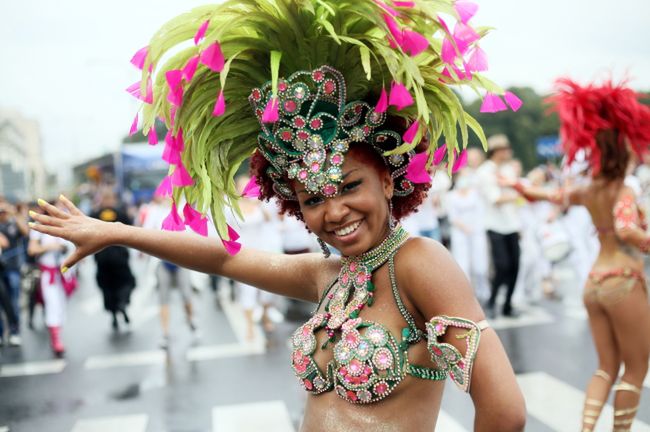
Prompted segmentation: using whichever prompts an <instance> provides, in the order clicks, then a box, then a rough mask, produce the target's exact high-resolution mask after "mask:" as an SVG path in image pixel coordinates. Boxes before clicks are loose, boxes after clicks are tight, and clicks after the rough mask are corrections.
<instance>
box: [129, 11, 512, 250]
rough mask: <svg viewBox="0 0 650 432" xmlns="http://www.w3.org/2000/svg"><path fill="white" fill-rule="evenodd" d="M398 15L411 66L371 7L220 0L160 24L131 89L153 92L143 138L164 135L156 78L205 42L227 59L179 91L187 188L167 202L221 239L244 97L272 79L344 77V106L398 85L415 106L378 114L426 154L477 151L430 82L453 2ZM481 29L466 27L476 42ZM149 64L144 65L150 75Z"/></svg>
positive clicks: (252, 130)
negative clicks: (158, 130) (416, 37)
mask: <svg viewBox="0 0 650 432" xmlns="http://www.w3.org/2000/svg"><path fill="white" fill-rule="evenodd" d="M399 12H400V16H399V17H398V20H399V22H400V23H401V24H402V25H404V26H408V27H409V28H411V29H412V30H414V31H417V32H418V33H420V34H422V35H425V36H426V37H427V39H428V40H429V43H430V45H429V48H428V49H427V50H426V51H425V52H423V53H422V54H420V55H418V56H417V57H415V58H413V57H410V56H409V55H408V54H406V53H404V52H402V50H401V49H399V48H397V49H395V48H391V47H390V46H389V44H388V39H387V35H388V34H389V33H388V27H387V26H386V23H385V21H384V18H383V14H384V10H383V9H382V8H381V7H380V6H379V5H378V3H376V2H375V1H374V0H227V1H225V2H223V3H221V4H217V5H209V6H203V7H199V8H196V9H194V10H192V11H189V12H187V13H185V14H182V15H180V16H178V17H176V18H173V19H172V20H170V21H169V22H167V23H166V24H164V25H163V26H162V27H161V28H160V29H159V30H158V31H157V32H156V33H155V34H154V36H153V37H152V39H151V41H150V45H149V55H148V57H147V59H146V62H145V67H144V68H143V73H142V84H141V91H143V92H144V91H145V89H146V82H147V80H148V79H149V78H151V79H152V80H153V88H154V101H153V104H151V105H147V104H145V106H144V108H143V110H142V115H143V130H144V132H145V133H146V132H147V131H148V130H149V128H150V127H152V126H153V124H154V122H155V119H156V118H157V117H161V118H163V119H164V120H165V122H166V124H167V126H168V127H169V128H172V119H171V117H170V109H171V108H172V107H171V106H170V104H169V102H168V101H167V94H168V91H169V89H168V88H167V83H166V80H165V72H167V71H169V70H172V69H180V68H182V67H183V66H184V65H185V64H186V63H187V61H188V59H190V58H191V57H193V56H195V55H197V54H198V53H200V52H201V51H202V50H203V49H205V48H207V47H208V46H209V45H211V44H212V43H214V42H215V41H218V42H219V44H220V45H221V48H222V52H223V54H224V56H225V58H226V60H227V61H226V64H225V66H224V69H223V71H222V72H221V73H220V74H218V73H214V72H213V71H211V70H209V69H208V68H207V67H205V66H204V65H202V64H199V66H198V68H197V71H196V73H195V75H194V78H193V79H192V81H191V82H189V83H185V84H184V88H183V89H184V95H183V105H182V106H181V107H179V108H178V110H177V113H176V118H175V122H174V125H173V130H174V131H178V129H179V128H182V130H183V136H184V140H185V145H186V149H185V151H184V152H183V163H184V164H185V166H186V168H187V170H188V171H189V173H190V174H191V175H192V176H193V177H194V178H195V180H196V184H195V185H194V186H192V187H186V188H182V189H181V190H176V191H175V192H174V197H176V198H180V197H181V195H183V196H184V197H185V198H186V199H187V200H188V202H191V203H193V204H195V205H196V207H197V208H198V209H199V210H200V211H201V212H208V211H209V212H210V213H211V215H212V218H213V220H214V222H215V225H216V227H217V230H218V232H219V234H220V235H221V237H222V238H227V227H226V222H225V220H226V218H225V214H226V211H227V208H230V209H231V210H230V211H232V212H233V213H234V215H235V216H237V217H241V212H240V211H239V208H238V206H237V202H238V199H239V195H238V192H237V190H236V188H235V184H234V181H233V177H234V175H235V174H236V172H237V170H238V169H239V168H240V166H241V164H242V163H243V162H244V161H245V160H246V159H247V158H249V157H250V155H251V154H252V153H253V151H254V150H255V149H256V146H257V135H258V133H259V130H260V128H259V123H258V120H257V118H256V117H255V115H254V113H253V112H252V110H251V108H250V105H249V103H248V97H249V95H250V92H251V89H252V88H254V87H260V86H262V85H263V84H264V83H266V82H268V81H269V80H271V81H272V85H273V92H274V94H276V93H277V88H276V86H277V82H278V80H279V78H280V77H286V76H289V75H291V74H292V73H294V72H296V71H300V70H313V69H315V68H317V67H319V66H321V65H329V66H331V67H333V68H335V69H337V70H339V71H341V72H342V73H343V74H344V76H345V78H346V84H347V90H348V98H349V100H350V101H351V100H360V99H365V100H367V101H371V100H372V98H375V97H378V96H379V93H380V92H381V89H382V88H388V86H389V85H390V83H391V82H392V81H398V82H401V83H404V84H405V85H406V86H407V88H408V89H409V90H410V91H411V93H412V94H413V97H414V100H415V104H414V105H413V106H410V107H407V108H405V109H404V110H402V111H399V112H398V111H396V110H394V109H393V108H392V107H391V108H390V109H389V111H388V114H389V115H396V116H400V117H403V118H411V119H414V118H419V119H420V120H421V122H423V124H425V125H426V130H427V133H428V134H429V143H430V144H429V145H430V148H429V150H428V151H429V153H432V152H433V150H434V149H435V148H436V146H437V145H438V141H439V139H444V142H446V144H447V146H448V149H449V150H450V153H449V154H450V155H453V150H454V149H460V148H464V147H465V146H466V145H467V141H468V129H471V130H472V131H473V132H474V133H475V134H476V135H477V136H478V137H479V139H480V140H481V142H482V143H483V145H485V142H486V140H485V135H484V133H483V131H482V129H481V127H480V125H479V124H478V123H477V122H476V120H474V119H473V118H472V117H471V116H469V115H468V114H467V113H466V112H465V111H464V110H463V108H462V105H461V103H460V100H459V99H458V97H457V96H456V94H455V93H454V92H453V91H452V90H451V89H450V88H449V87H448V86H447V85H446V84H444V83H442V82H440V79H441V78H442V69H443V67H444V65H443V63H442V61H441V59H440V50H441V46H442V42H441V41H442V38H443V37H444V36H450V35H447V34H446V32H445V30H444V28H443V27H442V25H441V24H440V22H439V21H438V15H439V14H441V13H444V14H448V15H453V16H455V14H456V12H455V11H454V7H453V0H420V1H418V2H417V3H416V5H415V7H413V8H399ZM206 20H210V24H209V26H208V31H207V33H206V35H205V37H204V39H203V41H202V42H201V43H200V44H199V46H194V44H193V42H192V39H193V37H194V34H195V33H196V31H197V29H198V28H199V26H200V25H201V24H202V23H203V22H205V21H206ZM489 30H490V28H489V27H479V28H476V31H477V32H478V33H479V35H480V36H481V37H482V36H484V35H485V34H487V33H488V31H489ZM149 65H153V72H151V73H150V72H149ZM449 69H450V74H452V77H453V78H452V81H457V82H458V84H463V85H467V86H468V87H470V88H472V89H473V90H474V91H476V92H484V91H485V90H488V91H490V92H494V93H497V94H502V93H503V91H502V90H501V89H500V88H499V87H498V86H497V85H496V84H494V83H493V82H492V81H490V80H488V79H487V78H485V77H484V76H482V75H480V74H474V75H473V79H472V80H471V81H461V80H459V79H458V77H457V76H455V75H454V72H453V70H451V69H452V68H449ZM226 78H227V80H226ZM221 90H223V92H224V97H225V100H226V106H227V109H226V112H225V114H224V115H223V116H221V117H213V116H212V110H213V107H214V104H215V102H216V98H217V95H218V94H219V91H221ZM479 94H480V93H479ZM415 142H417V140H416V141H415ZM412 148H413V145H412V144H404V145H402V146H400V147H399V148H398V149H396V150H395V151H393V152H404V151H408V150H410V149H412ZM450 157H453V156H450Z"/></svg>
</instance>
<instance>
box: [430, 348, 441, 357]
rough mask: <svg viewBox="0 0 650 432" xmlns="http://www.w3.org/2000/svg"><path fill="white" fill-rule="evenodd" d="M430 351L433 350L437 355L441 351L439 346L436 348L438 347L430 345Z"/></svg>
mask: <svg viewBox="0 0 650 432" xmlns="http://www.w3.org/2000/svg"><path fill="white" fill-rule="evenodd" d="M431 351H433V353H434V354H435V355H438V356H439V355H442V351H441V350H440V348H438V347H435V346H432V347H431Z"/></svg>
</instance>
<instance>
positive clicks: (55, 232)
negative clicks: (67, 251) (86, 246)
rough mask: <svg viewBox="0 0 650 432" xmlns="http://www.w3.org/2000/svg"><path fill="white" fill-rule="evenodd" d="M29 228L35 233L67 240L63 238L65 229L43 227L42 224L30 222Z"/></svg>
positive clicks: (50, 226)
mask: <svg viewBox="0 0 650 432" xmlns="http://www.w3.org/2000/svg"><path fill="white" fill-rule="evenodd" d="M29 227H30V228H31V229H33V230H34V231H38V232H40V233H43V234H47V235H51V236H54V237H61V238H66V237H64V236H63V233H64V231H65V230H64V229H63V228H61V227H55V226H52V225H43V224H40V223H34V222H30V223H29Z"/></svg>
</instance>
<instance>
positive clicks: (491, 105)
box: [480, 93, 508, 113]
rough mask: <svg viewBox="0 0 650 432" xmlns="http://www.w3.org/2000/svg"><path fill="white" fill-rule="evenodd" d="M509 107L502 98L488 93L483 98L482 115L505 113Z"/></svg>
mask: <svg viewBox="0 0 650 432" xmlns="http://www.w3.org/2000/svg"><path fill="white" fill-rule="evenodd" d="M507 109H508V107H506V104H505V103H503V101H502V100H501V98H500V97H499V96H498V95H495V94H494V93H487V94H486V95H485V97H484V98H483V103H482V104H481V109H480V111H481V112H482V113H495V112H499V111H505V110H507Z"/></svg>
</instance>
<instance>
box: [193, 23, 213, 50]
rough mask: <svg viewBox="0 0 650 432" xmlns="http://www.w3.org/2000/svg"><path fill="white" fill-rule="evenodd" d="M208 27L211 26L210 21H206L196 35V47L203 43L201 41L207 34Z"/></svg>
mask: <svg viewBox="0 0 650 432" xmlns="http://www.w3.org/2000/svg"><path fill="white" fill-rule="evenodd" d="M208 25H210V20H207V21H205V22H204V23H203V24H201V26H200V27H199V29H198V30H197V31H196V34H195V35H194V45H198V44H199V42H201V39H203V37H204V36H205V32H206V31H207V30H208Z"/></svg>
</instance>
